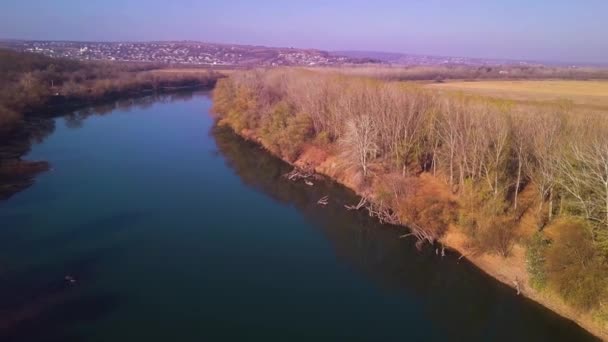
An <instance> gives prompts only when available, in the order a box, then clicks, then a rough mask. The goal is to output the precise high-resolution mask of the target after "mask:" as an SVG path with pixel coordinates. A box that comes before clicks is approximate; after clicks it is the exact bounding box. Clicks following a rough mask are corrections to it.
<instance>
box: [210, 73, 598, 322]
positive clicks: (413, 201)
mask: <svg viewBox="0 0 608 342" xmlns="http://www.w3.org/2000/svg"><path fill="white" fill-rule="evenodd" d="M214 106H215V107H214V111H215V113H217V115H218V118H219V123H220V124H227V125H229V126H231V127H232V128H234V129H235V130H236V131H237V132H244V133H246V134H250V135H251V134H252V133H253V135H255V136H257V137H259V138H260V139H261V142H262V143H263V144H264V145H265V146H266V147H267V148H269V149H270V150H272V151H273V152H275V153H277V154H279V155H281V156H283V157H284V158H287V159H289V160H292V161H293V160H295V159H297V158H298V157H299V156H300V155H301V153H302V152H304V151H305V150H306V149H307V148H310V147H311V146H313V147H314V148H320V149H322V150H324V151H326V152H327V153H328V154H330V155H334V156H337V160H339V161H340V163H339V164H340V165H339V167H340V168H341V169H342V170H343V171H341V172H343V174H350V175H351V177H350V178H351V179H355V180H356V182H357V184H358V185H357V186H358V187H359V188H360V189H364V191H363V192H367V193H373V194H374V196H373V201H374V205H375V210H376V211H377V212H378V213H380V214H382V215H384V218H385V219H388V221H389V222H393V221H394V222H396V223H401V224H405V225H408V226H410V227H414V228H416V229H419V230H423V231H424V232H425V233H426V234H427V235H432V236H433V237H435V238H439V237H440V236H441V235H442V234H444V233H445V232H446V230H448V229H451V228H450V227H454V226H457V227H460V229H462V230H463V231H464V232H465V233H466V234H467V237H468V244H469V247H470V248H471V249H473V250H475V251H477V252H482V253H495V254H498V255H501V256H505V257H506V256H508V255H509V254H510V253H511V251H512V249H513V246H514V245H515V244H521V245H523V246H525V247H526V248H527V249H526V250H527V260H526V263H527V269H528V272H529V277H530V285H531V286H532V287H534V288H536V289H538V290H543V289H550V291H555V292H557V293H559V294H561V296H562V298H564V300H566V301H567V302H569V303H570V304H572V305H573V306H575V307H576V308H579V309H581V310H590V311H593V312H603V314H604V315H605V314H606V305H607V303H606V300H607V299H608V263H607V259H606V257H607V256H608V120H606V117H605V116H604V115H603V114H598V113H582V112H578V111H577V110H576V109H575V108H572V107H569V106H567V105H560V104H556V105H555V106H542V107H540V106H539V107H535V106H529V105H518V104H514V103H511V102H508V101H500V100H490V99H484V98H477V97H472V96H464V95H453V94H444V93H437V92H434V91H432V90H428V89H422V88H418V87H416V86H412V85H407V84H403V83H397V82H386V81H381V80H377V79H370V78H362V77H353V76H344V75H337V74H331V73H324V72H314V71H309V70H297V69H275V70H267V71H261V70H254V71H248V72H238V73H235V74H233V75H231V77H230V78H228V79H222V80H220V81H219V83H218V85H217V86H216V89H215V93H214Z"/></svg>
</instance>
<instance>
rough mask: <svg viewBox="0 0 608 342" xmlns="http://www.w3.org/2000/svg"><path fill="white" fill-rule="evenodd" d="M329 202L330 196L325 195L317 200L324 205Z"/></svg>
mask: <svg viewBox="0 0 608 342" xmlns="http://www.w3.org/2000/svg"><path fill="white" fill-rule="evenodd" d="M327 203H329V196H323V197H322V198H321V199H319V200H318V201H317V204H319V205H323V206H325V205H327Z"/></svg>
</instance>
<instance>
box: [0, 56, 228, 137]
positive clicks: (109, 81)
mask: <svg viewBox="0 0 608 342" xmlns="http://www.w3.org/2000/svg"><path fill="white" fill-rule="evenodd" d="M159 67H160V66H159V65H154V64H124V63H109V62H78V61H73V60H67V59H51V58H49V57H45V56H42V55H39V54H33V53H20V52H15V51H11V50H6V49H0V137H1V135H2V134H5V133H6V132H7V131H8V130H11V129H13V128H14V127H15V125H18V124H19V123H20V122H21V120H22V119H23V116H24V115H28V114H31V113H33V112H35V111H39V110H42V109H45V108H47V107H49V106H55V107H56V106H60V105H65V104H86V103H93V102H98V101H104V100H109V99H113V98H116V97H118V96H124V95H132V94H139V93H143V92H154V91H157V90H163V89H166V88H172V87H194V86H208V87H211V86H213V85H214V84H215V81H216V80H217V78H218V77H219V74H217V73H215V72H200V73H187V74H181V73H174V72H167V73H159V72H153V70H155V69H158V68H159Z"/></svg>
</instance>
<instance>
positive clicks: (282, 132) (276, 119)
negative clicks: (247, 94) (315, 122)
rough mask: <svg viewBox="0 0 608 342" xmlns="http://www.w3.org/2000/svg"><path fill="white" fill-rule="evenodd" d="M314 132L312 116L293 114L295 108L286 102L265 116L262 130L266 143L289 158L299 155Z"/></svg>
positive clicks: (278, 104) (274, 150)
mask: <svg viewBox="0 0 608 342" xmlns="http://www.w3.org/2000/svg"><path fill="white" fill-rule="evenodd" d="M312 132H313V127H312V121H311V119H310V117H309V116H308V115H305V114H293V108H291V107H290V106H289V104H287V103H286V102H279V103H277V104H276V105H275V106H273V108H272V110H271V111H270V112H269V113H267V114H266V115H264V116H263V118H262V122H261V130H260V133H261V138H262V140H263V141H264V144H265V145H266V146H268V147H269V148H270V149H271V150H272V151H273V152H275V153H278V154H280V155H282V156H283V157H285V158H287V159H289V160H294V159H295V158H296V157H297V156H298V154H299V153H300V152H301V149H302V146H303V145H304V143H305V142H306V141H307V140H308V139H310V138H311V136H312Z"/></svg>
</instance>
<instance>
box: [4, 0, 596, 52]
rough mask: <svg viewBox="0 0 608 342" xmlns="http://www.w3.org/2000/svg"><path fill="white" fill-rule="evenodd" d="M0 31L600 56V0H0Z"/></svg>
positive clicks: (53, 36)
mask: <svg viewBox="0 0 608 342" xmlns="http://www.w3.org/2000/svg"><path fill="white" fill-rule="evenodd" d="M0 38H21V39H57V40H59V39H62V40H111V41H115V40H185V39H187V40H201V41H208V42H226V43H243V44H260V45H270V46H294V47H312V48H320V49H326V50H374V51H392V52H406V53H419V54H435V55H455V56H471V57H497V58H515V59H535V60H554V61H564V62H566V61H572V62H575V61H577V62H599V63H606V62H608V1H607V0H580V1H576V0H528V1H524V0H513V1H507V0H503V1H497V0H445V1H435V0H409V1H407V0H401V1H398V0H372V1H361V0H334V1H332V0H326V1H320V0H308V1H299V0H276V1H273V0H255V1H243V0H241V1H239V0H215V1H195V0H145V1H144V0H141V1H135V0H101V1H85V0H36V1H34V0H2V4H0Z"/></svg>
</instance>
